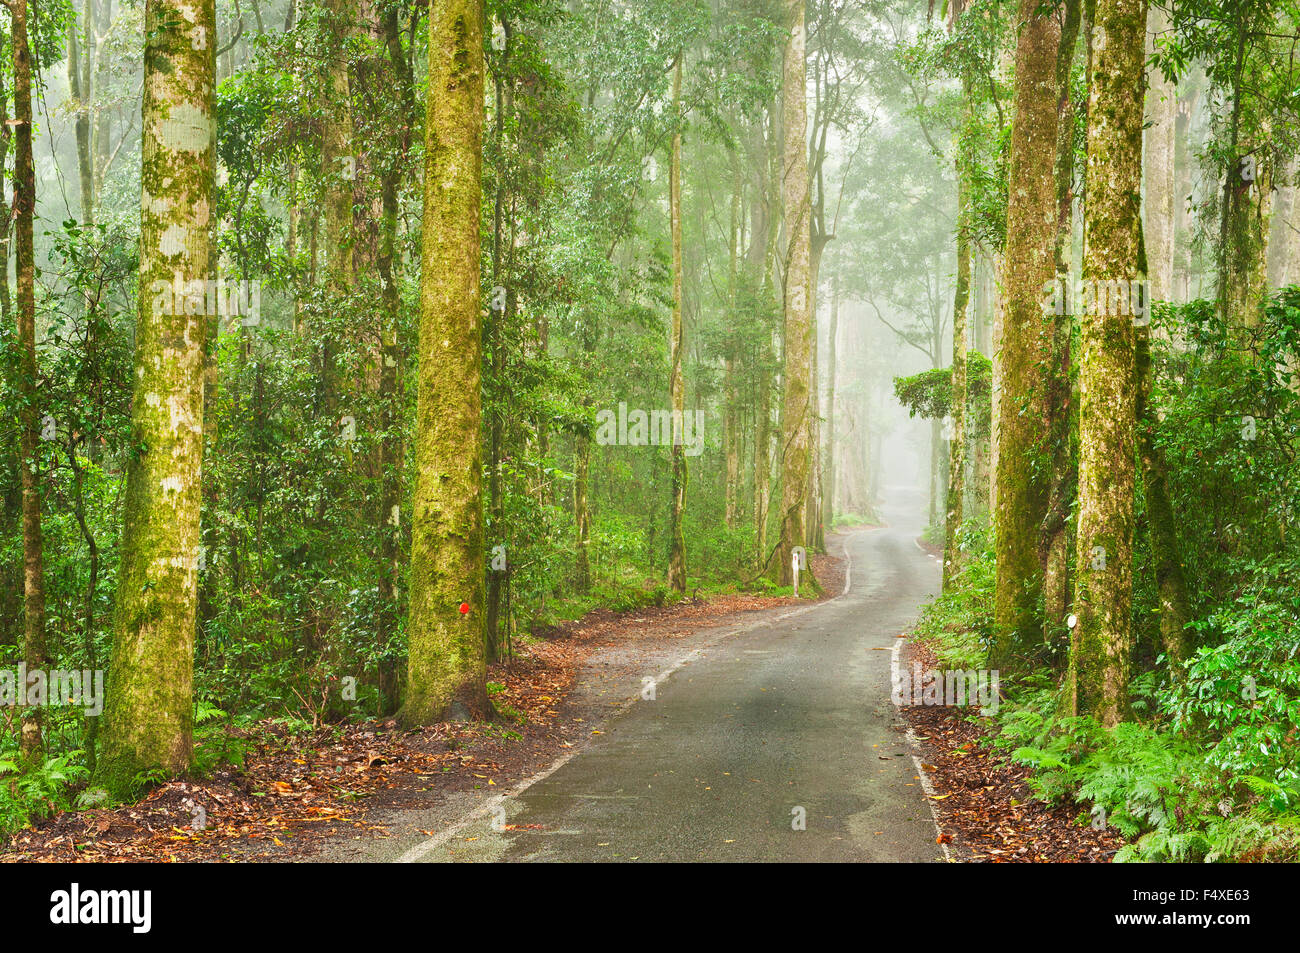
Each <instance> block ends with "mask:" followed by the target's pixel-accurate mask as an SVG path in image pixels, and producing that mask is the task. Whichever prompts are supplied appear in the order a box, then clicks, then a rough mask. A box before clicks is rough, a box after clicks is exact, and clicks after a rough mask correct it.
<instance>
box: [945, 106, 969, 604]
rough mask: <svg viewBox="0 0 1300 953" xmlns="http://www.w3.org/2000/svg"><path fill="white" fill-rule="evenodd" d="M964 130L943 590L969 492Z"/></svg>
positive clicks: (956, 560) (955, 563) (952, 571)
mask: <svg viewBox="0 0 1300 953" xmlns="http://www.w3.org/2000/svg"><path fill="white" fill-rule="evenodd" d="M962 98H963V100H964V101H965V113H966V123H967V124H968V123H969V117H970V109H971V89H970V81H969V80H963V82H962ZM965 137H966V131H965V130H963V132H962V134H961V135H960V139H959V142H958V146H957V162H956V165H957V287H956V290H955V291H954V293H953V303H952V386H951V394H952V397H951V402H950V406H949V413H950V415H951V418H952V436H951V437H950V438H949V441H948V506H947V513H946V514H945V517H944V546H943V588H944V589H947V588H948V587H949V586H950V585H951V584H952V580H953V578H954V577H955V576H956V575H957V573H958V572H959V571H960V570H961V554H960V553H959V552H958V547H957V532H958V530H959V529H960V528H961V523H962V519H963V516H962V506H963V503H964V500H963V497H964V495H965V491H966V472H965V471H966V402H967V387H966V348H967V343H966V339H967V334H966V312H967V311H968V310H969V308H968V305H969V303H970V181H969V179H970V177H969V174H968V172H967V169H966V162H967V160H966V158H965V157H964V156H963V155H962V150H963V149H964V148H965V146H964V144H963V142H962V140H964V139H965Z"/></svg>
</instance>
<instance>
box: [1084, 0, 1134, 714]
mask: <svg viewBox="0 0 1300 953" xmlns="http://www.w3.org/2000/svg"><path fill="white" fill-rule="evenodd" d="M1146 13H1147V4H1146V0H1097V8H1096V19H1095V22H1094V27H1093V29H1094V47H1095V59H1094V65H1093V76H1092V84H1091V92H1090V96H1089V100H1088V157H1089V161H1088V170H1087V186H1086V188H1087V196H1088V200H1087V205H1086V208H1085V213H1084V225H1085V229H1086V234H1087V239H1086V250H1085V253H1084V278H1085V279H1086V280H1088V281H1090V282H1103V281H1106V282H1108V281H1112V280H1114V281H1121V282H1124V283H1125V284H1128V283H1129V282H1130V281H1132V280H1134V279H1138V280H1141V279H1143V278H1145V261H1144V260H1143V252H1142V231H1141V228H1142V226H1141V208H1140V197H1139V196H1140V192H1139V188H1140V186H1141V176H1142V122H1143V117H1142V100H1143V96H1142V93H1143V89H1144V75H1143V73H1144V70H1143V65H1144V56H1143V53H1144V50H1145V34H1146ZM1116 310H1119V311H1121V312H1123V311H1127V310H1130V309H1125V308H1119V309H1115V308H1111V307H1104V308H1103V307H1100V306H1099V302H1096V301H1094V302H1093V303H1092V304H1091V306H1089V307H1087V308H1085V309H1084V314H1083V315H1082V318H1081V325H1082V335H1081V337H1082V360H1081V364H1080V369H1079V393H1080V408H1079V445H1080V450H1079V560H1078V572H1077V580H1076V586H1075V598H1074V615H1075V616H1076V621H1077V624H1076V626H1075V628H1074V634H1073V638H1072V640H1071V652H1070V668H1071V678H1070V681H1071V684H1072V685H1073V687H1074V691H1075V694H1076V697H1075V706H1076V707H1075V710H1076V711H1077V712H1078V713H1080V714H1087V715H1093V716H1095V717H1096V718H1097V720H1098V721H1099V722H1101V723H1102V724H1103V725H1105V726H1107V727H1109V726H1111V725H1114V724H1117V723H1118V722H1119V721H1120V720H1122V718H1123V717H1124V714H1125V712H1126V710H1127V704H1128V676H1129V666H1130V658H1129V654H1130V650H1131V645H1130V643H1131V638H1132V619H1131V615H1132V596H1133V520H1134V492H1135V483H1136V472H1135V471H1136V452H1137V389H1138V388H1137V380H1136V366H1135V359H1136V355H1135V336H1134V320H1133V316H1132V315H1131V314H1127V313H1121V314H1115V313H1114V312H1115V311H1116Z"/></svg>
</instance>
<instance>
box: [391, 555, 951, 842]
mask: <svg viewBox="0 0 1300 953" xmlns="http://www.w3.org/2000/svg"><path fill="white" fill-rule="evenodd" d="M852 578H853V556H852V554H851V553H849V541H848V539H845V540H844V591H843V592H841V593H840V594H839V595H838V596H833V597H831V598H830V599H827V600H826V602H834V601H835V600H836V599H842V598H843V597H844V596H846V595H848V593H849V582H850V580H851V579H852ZM824 604H825V603H821V602H816V603H813V604H812V605H810V606H804V607H802V608H799V609H793V610H791V611H790V612H784V613H782V614H781V615H779V616H776V617H775V618H773V619H765V620H760V621H757V622H751V623H750V624H749V625H743V626H740V627H739V628H736V629H732V630H731V631H730V632H727V633H726V634H724V635H723V636H721V637H720V639H719V641H721V640H722V639H729V638H731V637H733V636H736V635H740V634H742V633H744V632H749V631H752V630H754V629H758V628H761V627H763V626H765V625H775V624H776V623H777V622H780V621H781V620H782V619H788V618H790V617H791V616H796V615H801V614H802V613H804V612H811V611H812V610H813V609H816V608H818V607H819V606H822V605H824ZM703 651H704V650H703V649H695V650H693V651H691V652H688V653H687V654H686V655H683V656H682V657H681V658H680V659H678V660H677V661H676V663H674V664H673V665H671V666H669V667H668V668H666V669H664V670H663V671H662V672H660V673H659V674H658V675H657V676H655V685H658V684H659V683H660V682H663V681H666V680H667V679H668V678H669V677H671V676H672V674H673V673H674V672H676V671H677V670H678V669H679V668H681V667H682V666H683V665H686V664H687V663H688V662H692V661H694V660H695V659H697V658H699V657H700V655H701V654H702V652H703ZM640 700H641V696H640V694H639V693H638V694H635V695H633V696H632V697H631V698H629V699H628V700H627V701H625V702H624V703H623V704H621V705H619V706H618V708H617V709H615V711H614V712H613V713H612V714H611V715H610V717H609V719H608V720H609V721H612V720H613V719H615V718H617V717H618V716H619V715H621V714H623V713H624V712H625V711H627V710H628V709H629V708H631V707H632V706H633V705H635V704H636V703H637V702H638V701H640ZM582 750H583V749H582V748H574V749H573V750H572V751H570V752H569V753H568V754H565V755H563V756H562V757H561V758H559V759H558V760H557V761H556V762H555V763H554V764H552V765H551V766H550V767H548V768H544V769H543V770H541V771H539V772H537V774H534V775H533V776H532V777H531V778H528V779H526V780H524V781H521V782H519V784H517V785H515V787H514V788H512V789H511V790H509V791H506V792H504V793H502V794H497V795H494V796H493V797H491V798H489V799H488V800H487V801H485V802H484V803H483V804H482V805H480V806H479V807H476V808H474V810H472V811H470V812H469V813H467V814H465V815H464V816H463V817H462V818H461V819H460V820H459V821H457V822H456V823H455V824H453V825H452V826H451V827H449V828H447V829H446V830H444V831H439V832H438V833H437V834H435V835H433V836H432V837H430V838H429V839H428V840H426V841H422V842H421V843H419V844H416V845H415V846H414V847H412V848H410V849H409V850H407V851H406V852H405V853H404V854H402V855H401V856H400V857H398V858H397V861H396V863H399V864H413V863H417V862H419V861H420V860H422V859H424V858H425V857H427V856H428V855H429V854H430V853H431V852H432V851H434V850H437V849H438V848H439V847H442V846H443V845H444V844H446V843H447V841H449V840H451V839H452V838H453V837H455V836H456V835H457V834H459V833H460V832H461V831H463V830H465V828H467V827H469V826H470V825H471V824H473V823H474V822H475V821H479V820H484V819H486V818H487V817H488V816H490V815H491V814H493V813H495V811H496V809H497V808H498V807H501V806H503V805H504V804H505V802H506V799H507V798H511V797H518V796H519V795H520V794H523V793H524V792H525V791H527V790H528V789H529V788H530V787H532V786H533V785H534V784H537V783H539V782H541V781H545V780H546V779H547V778H549V777H550V776H551V775H552V774H554V773H555V772H556V771H559V770H560V768H562V767H564V766H565V765H566V764H568V763H569V762H570V761H571V760H573V758H574V757H575V756H576V755H577V754H578V753H579V752H581V751H582ZM944 851H945V853H946V852H947V848H944Z"/></svg>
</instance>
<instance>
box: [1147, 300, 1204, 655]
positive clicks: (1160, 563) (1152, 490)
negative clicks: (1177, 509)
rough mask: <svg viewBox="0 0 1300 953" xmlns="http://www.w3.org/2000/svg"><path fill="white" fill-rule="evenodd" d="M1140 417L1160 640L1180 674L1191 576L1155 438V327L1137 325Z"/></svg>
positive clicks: (1185, 652) (1184, 649) (1166, 473)
mask: <svg viewBox="0 0 1300 953" xmlns="http://www.w3.org/2000/svg"><path fill="white" fill-rule="evenodd" d="M1136 346H1137V378H1138V388H1139V390H1138V398H1137V410H1136V412H1137V419H1138V451H1139V453H1140V454H1141V456H1142V486H1143V490H1144V491H1145V498H1146V518H1147V529H1148V532H1149V534H1150V543H1151V562H1152V563H1153V564H1154V567H1155V573H1156V596H1157V597H1158V598H1159V600H1160V641H1161V644H1162V645H1163V646H1164V650H1165V656H1166V659H1167V662H1168V665H1169V671H1170V673H1171V674H1172V675H1173V677H1174V678H1175V679H1179V678H1181V677H1182V675H1183V668H1182V663H1183V662H1184V661H1185V660H1186V658H1187V636H1186V630H1187V623H1188V621H1189V620H1190V619H1191V600H1190V598H1189V596H1188V592H1187V577H1186V575H1185V574H1184V573H1183V564H1182V560H1181V559H1180V558H1179V556H1180V550H1179V547H1178V532H1177V530H1176V529H1175V517H1174V508H1173V505H1172V504H1171V503H1170V500H1169V476H1168V473H1169V471H1168V468H1167V466H1166V464H1165V455H1164V452H1163V451H1162V450H1161V449H1160V447H1159V446H1158V445H1157V444H1156V442H1155V440H1154V439H1153V437H1152V434H1151V430H1152V426H1153V424H1154V421H1153V419H1152V417H1153V415H1152V413H1151V409H1150V403H1149V402H1150V399H1151V389H1152V385H1153V384H1154V382H1155V371H1154V368H1153V366H1152V361H1151V328H1150V326H1149V325H1144V326H1142V327H1140V328H1138V329H1137V345H1136Z"/></svg>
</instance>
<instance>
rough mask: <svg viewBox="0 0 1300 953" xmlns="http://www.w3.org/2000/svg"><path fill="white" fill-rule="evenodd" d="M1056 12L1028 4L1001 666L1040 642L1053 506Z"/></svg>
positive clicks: (1014, 256)
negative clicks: (1049, 311)
mask: <svg viewBox="0 0 1300 953" xmlns="http://www.w3.org/2000/svg"><path fill="white" fill-rule="evenodd" d="M1040 13H1041V14H1044V15H1040ZM1058 17H1059V14H1058V12H1057V10H1056V9H1048V10H1044V9H1043V8H1042V7H1041V5H1040V4H1039V3H1038V0H1021V2H1020V13H1019V21H1020V37H1019V41H1018V43H1017V47H1016V65H1015V76H1016V92H1015V104H1016V109H1015V119H1014V121H1013V123H1012V130H1011V156H1010V164H1009V171H1008V181H1009V182H1010V183H1011V187H1010V194H1009V200H1008V205H1007V240H1006V246H1005V251H1004V255H1005V259H1004V262H1003V282H1002V284H1003V288H1004V294H1005V307H1004V311H1003V317H1002V341H1001V350H1000V356H1001V361H1000V362H999V363H1000V378H1001V379H1000V381H999V383H1000V387H1001V393H1000V394H999V397H998V408H997V414H998V436H997V440H998V444H997V451H996V452H997V464H996V466H997V476H996V481H997V487H996V493H997V500H996V525H997V593H996V603H995V622H996V629H997V631H996V634H995V641H994V644H993V647H992V649H991V651H990V664H991V665H994V666H995V667H997V668H999V669H1001V670H1002V671H1021V670H1024V669H1026V668H1028V667H1030V666H1031V665H1032V660H1033V658H1034V657H1035V656H1036V655H1037V653H1038V652H1039V651H1040V649H1041V645H1042V625H1041V622H1040V620H1039V616H1038V612H1039V609H1038V602H1039V596H1040V594H1041V592H1042V564H1041V562H1040V561H1039V554H1038V539H1039V532H1040V528H1041V526H1042V523H1043V518H1044V516H1045V515H1046V513H1047V495H1048V481H1047V479H1046V474H1044V473H1043V472H1042V467H1043V462H1042V461H1043V460H1044V459H1045V457H1046V454H1047V450H1048V448H1047V440H1046V437H1047V435H1046V433H1045V431H1044V429H1043V426H1042V422H1043V420H1044V418H1045V417H1046V416H1047V407H1046V399H1047V395H1046V389H1047V381H1046V375H1045V368H1046V367H1047V366H1048V362H1049V361H1050V359H1051V322H1049V321H1048V320H1046V316H1045V315H1044V314H1043V308H1042V298H1043V289H1044V288H1045V287H1046V286H1048V285H1049V284H1050V283H1051V282H1052V281H1053V279H1054V278H1055V273H1056V266H1055V255H1054V252H1055V247H1056V218H1057V208H1056V189H1055V178H1054V169H1053V166H1054V159H1055V156H1056V132H1057V123H1058V118H1057V107H1058V90H1057V83H1056V70H1057V56H1058V52H1059V47H1060V42H1061V22H1060V19H1059V18H1058Z"/></svg>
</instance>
